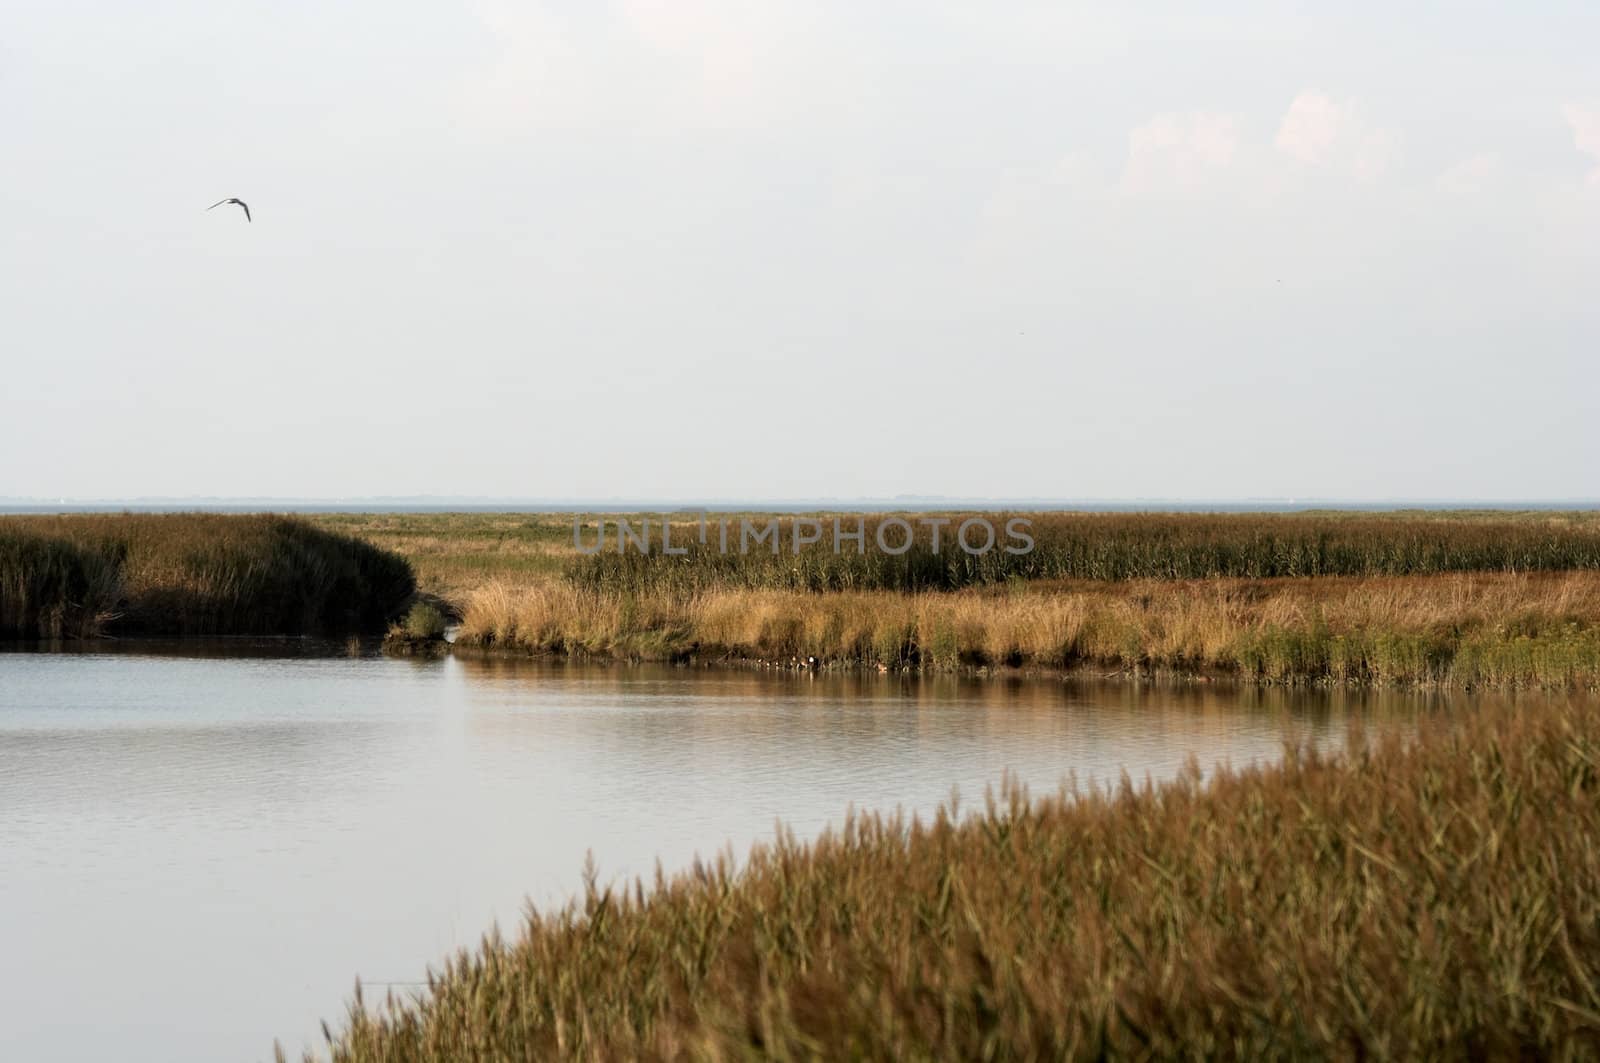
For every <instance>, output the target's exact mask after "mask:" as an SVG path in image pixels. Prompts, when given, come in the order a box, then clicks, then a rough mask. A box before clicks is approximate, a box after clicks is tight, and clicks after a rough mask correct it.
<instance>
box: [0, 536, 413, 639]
mask: <svg viewBox="0 0 1600 1063" xmlns="http://www.w3.org/2000/svg"><path fill="white" fill-rule="evenodd" d="M414 589H415V580H414V578H413V576H412V572H411V567H410V565H409V564H408V563H407V562H406V561H405V560H404V559H403V558H401V557H398V556H396V555H394V554H392V553H389V552H387V551H385V550H381V549H379V548H377V547H374V546H372V545H371V544H369V543H367V542H364V541H362V540H360V539H358V538H355V537H352V536H348V535H341V534H338V533H335V532H330V531H327V530H325V529H323V528H319V527H317V526H316V525H314V524H312V523H311V522H309V521H307V520H304V519H301V518H298V517H282V516H274V515H248V516H232V515H226V516H225V515H220V514H199V513H189V514H84V515H74V516H59V517H3V518H0V637H3V638H22V639H33V638H46V639H49V638H76V637H88V636H93V635H98V634H107V633H111V634H128V635H179V636H190V635H277V634H342V633H348V632H354V631H381V630H382V629H383V626H384V622H385V620H386V618H388V617H389V616H391V615H393V613H394V612H395V611H396V610H397V609H398V608H399V607H400V606H401V605H402V604H403V603H404V602H405V601H406V599H407V598H409V597H410V595H411V594H412V592H413V590H414Z"/></svg>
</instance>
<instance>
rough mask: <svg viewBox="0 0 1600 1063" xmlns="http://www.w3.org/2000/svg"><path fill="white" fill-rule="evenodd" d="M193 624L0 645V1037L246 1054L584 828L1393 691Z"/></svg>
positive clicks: (1311, 717) (1135, 762) (1107, 766)
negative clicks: (738, 667) (191, 638)
mask: <svg viewBox="0 0 1600 1063" xmlns="http://www.w3.org/2000/svg"><path fill="white" fill-rule="evenodd" d="M199 652H204V651H196V650H194V649H190V650H188V651H186V653H187V655H184V656H174V655H159V654H153V653H151V654H129V653H118V654H103V653H97V654H77V653H67V654H61V653H57V654H42V653H0V1059H8V1060H9V1059H18V1060H21V1059H27V1060H55V1059H71V1060H77V1059H110V1058H117V1059H143V1058H157V1057H158V1056H159V1058H162V1059H167V1060H190V1059H192V1060H206V1061H215V1060H229V1059H237V1060H252V1059H264V1058H269V1057H270V1053H271V1048H272V1043H273V1039H274V1038H281V1039H282V1040H283V1042H284V1045H285V1047H286V1048H288V1049H290V1050H291V1051H296V1050H298V1049H300V1048H301V1047H303V1046H305V1045H307V1044H312V1043H316V1042H317V1041H318V1035H317V1030H318V1022H319V1021H320V1020H321V1019H323V1018H327V1019H329V1020H337V1019H338V1018H339V1017H340V1015H341V1014H342V1012H343V1007H344V1001H345V1000H346V999H347V998H348V996H349V993H350V991H351V989H352V987H353V984H354V980H355V978H356V977H357V976H358V975H359V976H360V977H361V978H362V980H363V981H364V982H365V983H366V984H368V985H369V986H371V985H374V984H376V983H408V982H415V981H416V980H418V979H419V978H420V977H421V976H422V974H423V971H424V968H425V966H426V965H427V964H428V963H430V962H433V961H436V960H437V959H439V958H440V957H442V956H444V955H445V954H446V953H447V952H448V951H450V950H452V949H455V948H457V947H460V946H464V945H470V944H473V943H474V942H476V941H477V940H478V938H479V936H480V935H481V934H482V932H483V931H484V930H485V929H487V928H488V927H489V926H490V925H491V924H492V923H493V922H495V921H497V920H498V921H499V923H500V924H501V925H502V926H503V927H508V928H514V926H515V924H516V922H517V920H518V918H519V912H520V911H521V909H522V906H523V905H524V904H525V903H526V901H527V900H529V899H531V900H532V901H533V902H535V903H539V904H552V903H557V902H559V901H560V900H561V899H563V898H565V897H566V896H568V895H569V893H570V891H571V890H572V889H573V888H574V886H575V885H576V884H577V883H578V882H579V875H580V869H581V866H582V863H583V860H584V855H585V852H586V851H587V850H590V849H592V850H593V852H594V855H595V859H596V861H597V862H598V864H599V867H600V871H601V877H602V878H603V879H604V878H608V877H612V876H620V875H636V874H649V873H651V872H652V870H653V868H654V866H655V862H656V861H657V860H660V861H662V862H663V863H664V864H665V865H666V866H667V867H668V868H669V869H671V868H679V867H683V866H685V865H686V864H687V863H688V862H689V861H691V860H692V858H693V856H694V855H695V854H696V853H712V852H714V851H716V850H718V849H719V848H722V847H724V846H728V845H732V846H734V847H735V849H736V850H742V849H743V848H745V847H746V846H748V844H749V843H750V842H752V841H754V840H757V839H760V838H763V837H766V836H768V835H770V833H771V829H772V825H773V823H774V822H775V821H776V820H777V819H779V818H780V817H781V818H782V819H783V820H785V821H786V822H787V823H789V824H790V825H792V826H793V827H794V828H795V829H796V831H797V832H799V833H800V834H802V835H806V834H812V833H815V832H816V831H817V830H819V829H820V828H822V827H823V826H824V825H826V824H828V823H830V822H837V821H838V820H839V818H840V817H841V815H842V813H843V812H844V811H845V809H846V808H847V807H848V806H850V805H851V804H855V805H856V806H858V807H864V808H875V809H891V808H894V807H896V806H900V807H904V808H906V809H908V810H919V811H927V810H929V809H931V808H933V807H935V806H936V805H937V804H938V803H939V802H941V801H942V800H944V799H945V798H947V797H948V796H949V794H950V791H951V787H952V786H954V785H958V786H959V787H960V789H961V791H962V793H963V795H965V797H966V798H967V799H968V800H969V801H972V802H975V801H976V800H977V799H979V798H981V796H982V793H983V789H984V787H985V785H986V784H989V783H993V782H995V781H997V780H998V779H999V778H1000V776H1001V773H1002V772H1003V771H1007V770H1009V771H1012V772H1014V773H1015V774H1016V775H1018V776H1019V777H1020V778H1021V779H1022V780H1023V781H1025V782H1027V783H1029V784H1030V785H1031V786H1032V787H1033V788H1034V790H1035V792H1038V791H1040V790H1050V789H1054V788H1055V787H1056V786H1057V785H1058V784H1059V782H1060V781H1061V780H1062V779H1063V777H1064V776H1066V775H1067V774H1068V773H1069V772H1075V773H1076V774H1077V776H1078V777H1079V779H1080V780H1085V781H1087V780H1091V779H1094V780H1102V781H1104V780H1108V779H1109V780H1114V779H1116V778H1117V777H1118V775H1119V774H1120V773H1121V772H1122V771H1127V772H1129V773H1130V774H1131V775H1132V776H1134V777H1135V778H1136V779H1137V778H1143V777H1144V776H1145V775H1146V774H1148V775H1150V776H1153V777H1156V778H1162V777H1167V776H1170V775H1171V774H1172V773H1174V772H1175V771H1177V770H1178V769H1179V768H1180V767H1181V766H1182V765H1183V763H1184V761H1185V759H1186V758H1187V757H1189V756H1190V755H1193V756H1195V757H1197V758H1198V759H1199V761H1200V763H1201V764H1202V766H1203V767H1207V768H1209V767H1210V766H1212V765H1213V764H1215V763H1217V762H1219V761H1231V762H1232V763H1234V764H1236V765H1239V764H1243V763H1246V762H1250V761H1253V760H1257V759H1261V758H1271V757H1274V756H1276V755H1277V753H1278V751H1279V750H1280V749H1281V748H1282V744H1283V742H1284V741H1285V740H1286V739H1288V740H1297V741H1306V740H1310V741H1318V742H1324V743H1337V742H1338V741H1340V740H1341V738H1342V736H1343V735H1344V734H1345V733H1346V729H1347V727H1348V726H1349V724H1350V722H1351V721H1352V720H1353V719H1355V718H1357V717H1359V718H1362V719H1364V720H1366V721H1368V722H1369V723H1371V722H1374V721H1376V722H1380V723H1383V722H1387V721H1394V720H1404V719H1406V718H1407V717H1408V716H1409V715H1410V714H1411V713H1414V712H1415V711H1417V709H1418V707H1419V705H1418V704H1417V703H1415V702H1410V701H1405V700H1401V699H1393V698H1391V699H1387V700H1385V701H1382V702H1379V701H1374V700H1370V699H1356V698H1345V697H1338V696H1332V695H1325V694H1318V695H1310V694H1300V695H1295V696H1289V695H1286V694H1284V693H1282V692H1271V691H1249V690H1246V691H1239V690H1233V689H1231V688H1197V689H1182V690H1151V689H1138V688H1135V687H1132V686H1129V685H1124V684H1107V685H1082V684H1064V683H1061V682H1046V681H1036V682H1021V681H1018V682H1012V681H1003V680H992V681H987V682H972V681H957V680H930V681H914V680H901V679H897V678H893V677H878V676H873V677H868V678H863V677H826V676H823V677H810V676H796V675H789V674H778V675H773V674H762V673H747V672H711V673H707V672H692V673H691V672H687V671H684V670H674V669H668V668H623V667H617V668H577V667H560V666H551V665H543V666H541V665H535V664H531V663H512V662H475V661H466V660H454V659H447V660H440V661H428V662H414V661H406V660H389V659H383V658H378V657H367V658H361V659H347V658H339V657H317V656H311V655H305V654H304V652H303V651H302V650H292V651H291V649H289V648H286V647H284V646H279V647H277V648H276V649H268V650H260V649H254V650H252V649H250V648H249V647H245V646H240V645H235V646H232V647H230V649H229V651H228V655H226V656H216V655H214V656H198V655H196V654H197V653H199ZM291 652H293V653H294V654H295V655H290V653H291ZM378 995H381V990H379V993H378Z"/></svg>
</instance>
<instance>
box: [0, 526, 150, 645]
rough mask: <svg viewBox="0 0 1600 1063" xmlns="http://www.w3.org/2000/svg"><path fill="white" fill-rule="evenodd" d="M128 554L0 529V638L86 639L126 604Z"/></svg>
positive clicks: (97, 544)
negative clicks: (124, 577) (124, 580)
mask: <svg viewBox="0 0 1600 1063" xmlns="http://www.w3.org/2000/svg"><path fill="white" fill-rule="evenodd" d="M125 554H126V551H125V550H123V549H121V548H120V547H118V546H117V544H114V543H109V542H93V543H83V542H73V541H71V540H67V539H59V538H50V537H45V536H41V535H37V534H34V533H32V532H30V531H28V530H25V529H24V528H19V527H18V526H17V525H16V524H14V523H10V522H6V523H0V638H24V639H60V638H83V637H86V636H89V635H93V634H94V633H96V632H97V631H98V630H99V629H100V627H101V625H103V624H104V623H105V622H106V621H107V619H109V618H110V616H111V615H112V613H113V612H114V611H115V610H116V608H117V603H118V602H119V601H120V600H121V598H122V563H123V559H124V556H125Z"/></svg>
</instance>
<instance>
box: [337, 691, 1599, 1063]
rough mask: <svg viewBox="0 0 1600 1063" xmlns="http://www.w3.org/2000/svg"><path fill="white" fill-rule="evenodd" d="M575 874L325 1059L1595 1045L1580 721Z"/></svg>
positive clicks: (1582, 707)
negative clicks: (551, 902) (569, 894)
mask: <svg viewBox="0 0 1600 1063" xmlns="http://www.w3.org/2000/svg"><path fill="white" fill-rule="evenodd" d="M1423 732H1424V733H1423V735H1422V737H1421V738H1420V739H1418V740H1414V741H1410V742H1405V743H1402V742H1401V741H1399V740H1393V739H1386V740H1385V741H1384V742H1383V743H1381V744H1379V745H1377V746H1373V747H1366V748H1363V747H1359V746H1358V747H1357V748H1355V749H1354V750H1353V751H1352V752H1350V753H1348V754H1346V755H1344V756H1341V757H1338V758H1334V759H1325V758H1323V757H1320V756H1317V755H1314V754H1311V753H1305V752H1302V753H1296V754H1293V755H1290V756H1289V757H1288V758H1287V760H1286V761H1285V762H1284V763H1282V764H1280V765H1277V766H1273V767H1265V768H1258V769H1251V770H1244V771H1237V772H1222V773H1220V774H1218V775H1216V776H1215V777H1213V778H1212V779H1210V780H1208V782H1207V783H1206V785H1204V786H1202V785H1200V783H1199V781H1198V778H1197V776H1196V774H1195V773H1191V774H1190V775H1189V776H1188V777H1186V778H1184V779H1182V780H1180V781H1178V782H1177V783H1174V784H1170V785H1165V786H1162V787H1159V788H1153V789H1152V788H1149V787H1142V788H1134V787H1131V786H1129V785H1126V784H1125V785H1124V786H1123V787H1122V788H1121V789H1120V790H1117V791H1116V792H1112V793H1089V794H1079V795H1077V796H1076V797H1072V796H1069V795H1062V796H1057V797H1052V798H1049V799H1046V800H1043V801H1038V802H1030V801H1028V800H1026V799H1025V796H1024V795H1023V794H1021V793H1019V792H1017V791H1015V790H1010V791H1007V793H1006V794H1005V795H1004V797H1003V798H1001V799H1000V800H998V801H994V802H991V803H990V804H989V805H988V806H987V807H986V808H985V809H984V810H983V811H981V812H980V813H979V814H977V815H976V816H970V817H967V818H961V817H958V816H957V815H955V814H954V813H953V811H946V812H943V813H941V814H940V815H938V816H937V818H935V819H933V820H932V821H931V822H920V823H919V822H907V821H905V820H904V819H901V818H899V817H880V816H874V815H857V816H855V817H853V818H851V819H849V820H848V821H847V822H846V824H845V825H844V826H843V827H842V828H841V829H839V830H837V831H834V832H831V833H828V834H825V835H823V836H822V837H821V838H819V839H818V840H816V841H814V842H812V843H809V844H800V843H797V842H796V841H794V840H793V839H792V838H789V837H786V836H783V835H781V834H780V836H779V838H778V840H777V841H775V842H774V843H772V844H770V845H766V846H763V847H759V848H757V849H756V850H755V851H754V852H753V853H752V854H751V855H750V858H749V860H748V862H747V864H746V866H745V867H744V868H743V869H742V870H738V871H735V870H734V869H732V868H731V867H730V865H729V864H728V862H727V861H726V860H718V861H716V862H714V863H708V864H702V865H697V866H696V867H695V868H694V869H693V870H692V871H690V872H688V873H684V874H680V875H676V876H674V877H671V878H662V877H661V876H660V875H659V873H658V876H657V880H656V882H655V884H654V886H653V888H652V889H650V890H649V891H646V890H645V889H644V887H643V886H642V885H641V884H638V883H634V884H632V885H627V884H623V885H621V886H618V887H616V888H610V887H603V886H602V885H600V884H599V883H597V882H591V885H590V887H589V889H588V890H587V892H586V895H585V896H584V897H583V898H582V899H581V900H579V901H576V902H574V903H573V904H572V905H571V906H569V907H567V908H566V909H565V910H562V911H558V912H555V913H552V914H538V913H534V914H532V915H530V917H529V919H528V922H527V924H526V926H525V927H524V928H523V930H522V932H521V933H520V934H519V935H518V936H517V937H515V939H513V940H502V939H500V938H498V937H496V936H490V937H488V938H486V939H485V940H484V942H483V943H482V945H481V947H480V948H478V949H476V950H474V951H469V952H463V953H461V954H458V955H457V956H455V957H454V958H452V959H450V960H448V962H447V963H446V964H445V966H444V968H443V969H442V970H441V971H440V972H439V973H438V974H437V975H435V976H434V977H433V978H432V979H431V987H430V988H429V989H428V990H427V991H426V992H425V993H423V994H422V995H421V996H420V999H416V1000H404V1001H402V1000H396V999H395V998H392V997H391V998H389V999H388V1000H386V1001H382V1002H378V1001H373V1002H362V1001H361V999H360V996H359V994H358V997H357V1001H356V1003H355V1005H354V1006H353V1008H352V1011H351V1013H350V1015H349V1016H348V1019H347V1022H346V1023H345V1025H344V1028H343V1029H341V1030H340V1031H339V1032H338V1033H337V1034H335V1035H333V1036H332V1038H331V1041H330V1048H331V1054H332V1057H333V1059H335V1060H337V1061H341V1063H368V1061H378V1060H384V1061H390V1063H393V1061H441V1063H442V1061H446V1060H450V1061H454V1060H460V1059H463V1058H474V1059H544V1058H567V1059H691V1058H692V1059H753V1058H774V1059H800V1058H827V1059H846V1058H872V1059H908V1058H909V1059H950V1060H955V1059H1046V1058H1048V1059H1090V1058H1104V1057H1106V1056H1108V1055H1109V1056H1126V1057H1136V1058H1174V1057H1179V1056H1182V1057H1194V1058H1199V1057H1214V1056H1220V1057H1227V1058H1246V1059H1253V1058H1292V1057H1294V1058H1303V1057H1315V1058H1328V1057H1333V1058H1457V1059H1459V1058H1518V1057H1522V1058H1550V1057H1553V1058H1574V1057H1587V1056H1592V1055H1594V1054H1595V1053H1596V1052H1600V889H1597V888H1596V885H1597V883H1600V704H1597V703H1596V702H1595V701H1594V700H1592V699H1574V700H1570V701H1561V700H1558V701H1554V702H1548V703H1542V704H1541V705H1540V706H1539V707H1538V710H1537V711H1527V710H1526V709H1523V710H1521V711H1518V710H1517V709H1516V708H1515V707H1504V706H1502V707H1498V708H1496V707H1490V708H1486V709H1484V710H1483V711H1481V712H1476V713H1472V714H1468V715H1465V716H1456V717H1453V718H1451V719H1450V720H1448V721H1446V720H1442V719H1440V720H1435V721H1433V722H1431V723H1429V722H1425V723H1424V725H1423Z"/></svg>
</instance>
